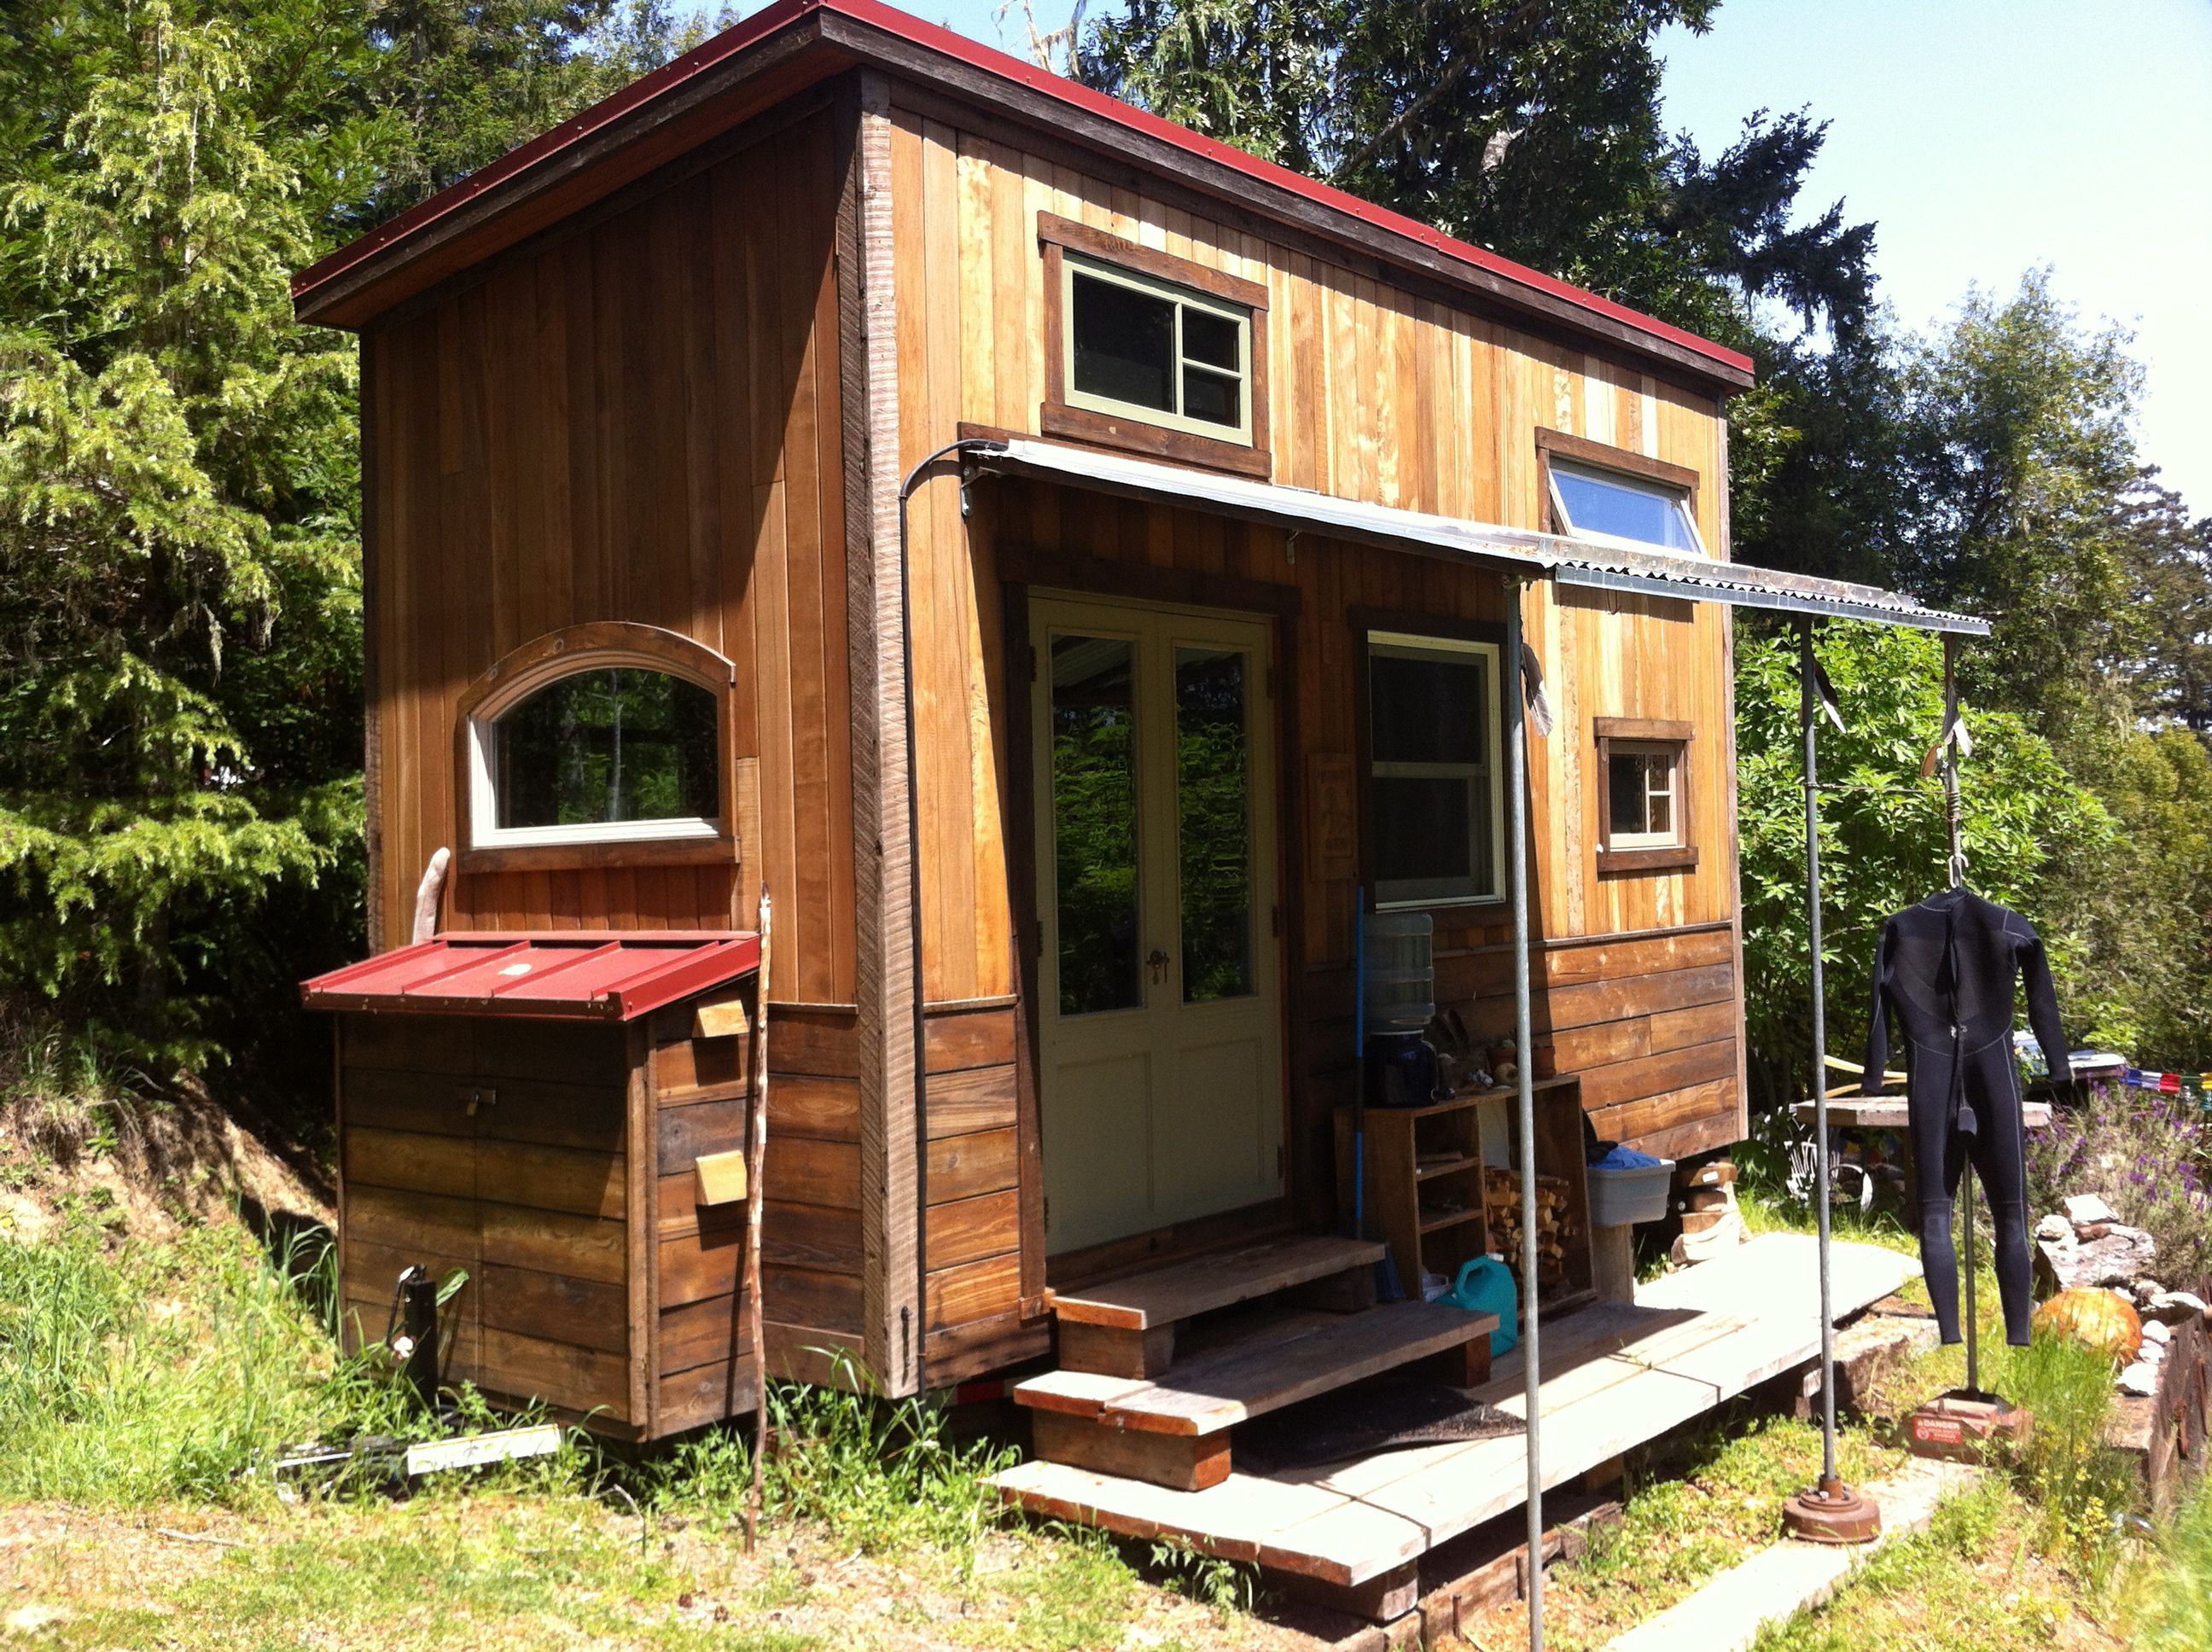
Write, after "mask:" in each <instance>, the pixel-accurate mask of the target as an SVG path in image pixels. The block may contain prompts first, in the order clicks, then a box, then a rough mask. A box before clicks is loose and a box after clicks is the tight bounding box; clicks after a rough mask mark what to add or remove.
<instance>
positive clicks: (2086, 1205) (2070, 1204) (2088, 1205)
mask: <svg viewBox="0 0 2212 1652" xmlns="http://www.w3.org/2000/svg"><path fill="white" fill-rule="evenodd" d="M2058 1204H2059V1208H2060V1209H2062V1210H2063V1211H2064V1212H2066V1219H2067V1220H2068V1221H2069V1222H2071V1223H2072V1224H2074V1225H2075V1227H2077V1228H2078V1227H2080V1226H2081V1224H2083V1223H2085V1222H2117V1221H2118V1220H2119V1219H2120V1213H2119V1212H2118V1211H2116V1210H2114V1209H2113V1208H2112V1206H2110V1205H2107V1204H2106V1202H2105V1201H2104V1200H2103V1199H2102V1198H2100V1196H2099V1195H2097V1194H2095V1193H2075V1194H2073V1195H2072V1196H2071V1197H2069V1198H2066V1199H2062V1200H2059V1201H2058Z"/></svg>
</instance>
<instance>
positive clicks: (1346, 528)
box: [964, 436, 1990, 636]
mask: <svg viewBox="0 0 2212 1652" xmlns="http://www.w3.org/2000/svg"><path fill="white" fill-rule="evenodd" d="M964 458H965V461H966V464H967V465H968V467H969V470H971V471H982V472H989V473H994V474H1001V475H1007V476H1033V477H1043V478H1045V479H1047V480H1048V481H1054V482H1066V483H1075V484H1078V485H1079V486H1082V487H1086V488H1093V489H1098V490H1099V491H1101V492H1103V493H1110V494H1116V495H1121V496H1122V497H1124V498H1129V499H1143V500H1148V501H1157V502H1159V503H1163V504H1170V505H1182V506H1189V507H1196V508H1198V509H1201V510H1212V511H1218V512H1220V513H1223V514H1225V515H1229V516H1236V517H1240V518H1242V519H1244V520H1246V521H1252V522H1266V523H1268V524H1270V525H1273V526H1276V527H1280V528H1285V529H1287V530H1289V531H1292V532H1300V533H1320V534H1326V535H1327V536H1328V537H1329V538H1333V539H1348V540H1354V541H1357V542H1358V543H1361V544H1379V545H1388V546H1391V547H1393V548H1395V549H1410V550H1419V551H1422V552H1425V553H1426V554H1428V555H1431V556H1434V555H1438V554H1443V555H1448V556H1468V557H1475V558H1480V559H1482V560H1486V561H1490V562H1504V563H1509V564H1516V565H1518V566H1519V567H1521V568H1526V569H1528V571H1530V572H1534V573H1541V574H1548V575H1550V576H1551V577H1552V578H1553V579H1555V580H1559V583H1561V584H1562V585H1579V586H1595V587H1597V588H1599V589H1601V590H1607V591H1622V592H1629V593H1631V594H1633V595H1637V596H1645V597H1672V598H1676V599H1677V600H1680V601H1691V602H1722V603H1729V604H1734V605H1735V606H1737V607H1742V608H1771V609H1777V610H1781V611H1783V612H1785V613H1793V614H1826V615H1832V616H1837V617H1839V618H1844V619H1862V620H1873V621H1875V622H1877V623H1881V624H1884V625H1909V626H1913V627H1916V628H1917V629H1921V630H1923V631H1956V632H1960V633H1962V634H1964V635H1968V636H1987V635H1989V630H1990V626H1989V622H1988V621H1987V620H1982V619H1977V618H1975V617H1974V616H1972V615H1971V614H1955V613H1952V612H1949V611H1948V610H1944V609H1940V608H1923V607H1922V606H1921V605H1920V604H1919V603H1917V602H1916V601H1915V600H1914V599H1913V598H1911V597H1908V596H1905V595H1904V594H1902V593H1901V592H1895V591H1884V590H1882V589H1881V587H1880V586H1871V585H1853V584H1850V583H1849V582H1848V581H1845V580H1816V579H1813V578H1811V577H1809V576H1808V575H1805V574H1784V573H1780V572H1778V571H1777V570H1775V569H1772V568H1752V567H1749V566H1747V565H1746V564H1744V563H1741V562H1718V561H1716V560H1713V559H1712V558H1710V557H1705V556H1686V555H1683V554H1681V553H1680V552H1673V551H1665V550H1648V551H1647V550H1616V549H1615V548H1613V547H1612V546H1609V545H1599V544H1591V543H1590V542H1589V541H1588V540H1583V539H1570V538H1565V537H1563V536H1561V535H1559V534H1553V533H1537V532H1534V531H1531V530H1529V529H1527V528H1509V527H1502V526H1500V525H1498V524H1496V523H1492V522H1471V521H1468V520H1465V519H1462V518H1459V517H1453V516H1431V515H1429V514H1427V513H1425V512H1421V511H1407V510H1399V509H1396V508H1395V507H1391V506H1388V505H1367V504H1362V503H1360V502H1359V501H1357V500H1351V499H1340V498H1339V497H1337V496H1336V495H1334V494H1324V493H1316V492H1314V491H1313V490H1312V489H1307V488H1291V487H1285V486H1284V485H1283V484H1282V483H1273V482H1255V481H1253V480H1250V479H1249V478H1248V477H1237V476H1225V475H1223V474H1222V473H1220V472H1218V471H1199V470H1189V469H1186V468H1184V467H1182V466H1181V465H1159V464H1155V463H1153V462H1152V460H1150V459H1129V458H1125V457H1123V456H1122V455H1121V454H1119V453H1104V452H1096V451H1094V450H1092V449H1090V448H1085V447H1071V446H1066V444H1064V443H1061V442H1052V441H1039V440H1035V439H1033V438H1030V437H1026V436H1014V437H1009V438H1007V439H1006V440H994V441H990V442H987V443H977V444H974V445H970V446H968V447H967V448H966V449H965V452H964Z"/></svg>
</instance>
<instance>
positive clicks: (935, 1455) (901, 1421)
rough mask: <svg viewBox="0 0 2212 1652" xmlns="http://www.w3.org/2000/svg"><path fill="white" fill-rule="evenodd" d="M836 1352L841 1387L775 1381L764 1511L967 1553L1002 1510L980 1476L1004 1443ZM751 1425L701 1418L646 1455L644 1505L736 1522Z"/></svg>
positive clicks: (996, 1462) (866, 1543) (746, 1483)
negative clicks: (704, 1425) (666, 1448)
mask: <svg viewBox="0 0 2212 1652" xmlns="http://www.w3.org/2000/svg"><path fill="white" fill-rule="evenodd" d="M837 1364H838V1368H839V1373H840V1377H841V1380H842V1382H844V1383H845V1384H846V1386H845V1387H842V1388H817V1387H815V1386H812V1385H811V1384H807V1383H801V1382H775V1383H771V1384H770V1385H769V1395H768V1400H769V1433H770V1436H771V1438H772V1440H773V1441H774V1442H775V1449H773V1450H772V1451H771V1452H770V1454H769V1459H768V1461H767V1463H766V1465H765V1466H764V1469H763V1474H762V1503H763V1509H764V1511H765V1517H767V1518H771V1519H775V1520H782V1521H789V1520H804V1521H818V1522H820V1523H822V1524H823V1525H826V1526H827V1527H829V1528H830V1529H831V1530H832V1531H833V1532H834V1533H835V1534H836V1536H837V1538H838V1540H840V1541H841V1542H845V1543H850V1544H854V1545H856V1546H859V1547H860V1549H861V1550H863V1551H865V1552H868V1553H872V1554H875V1553H883V1552H887V1551H890V1550H893V1549H900V1548H910V1547H916V1546H928V1547H934V1548H940V1549H950V1550H953V1551H956V1552H959V1553H962V1554H965V1555H972V1553H973V1552H974V1549H975V1541H976V1539H977V1537H978V1535H979V1534H981V1532H982V1531H983V1530H984V1529H985V1528H986V1527H987V1526H989V1525H991V1524H992V1523H993V1522H994V1521H995V1519H996V1517H997V1509H998V1500H997V1497H996V1495H995V1494H994V1492H993V1491H991V1490H990V1488H989V1487H988V1486H987V1485H984V1483H983V1480H984V1477H985V1476H986V1475H987V1474H990V1473H994V1472H995V1471H996V1470H997V1469H998V1468H1000V1467H1001V1466H1003V1464H1004V1462H1005V1461H1006V1454H1004V1453H1002V1452H1000V1451H998V1450H996V1449H994V1448H992V1447H989V1446H987V1445H980V1444H979V1445H975V1446H970V1447H960V1446H957V1445H955V1444H953V1443H952V1442H950V1441H949V1440H947V1439H946V1437H945V1429H944V1418H943V1416H942V1413H941V1412H940V1411H939V1409H938V1408H937V1407H936V1406H934V1405H933V1404H932V1403H931V1402H930V1401H929V1400H927V1399H923V1398H912V1399H908V1400H899V1401H897V1402H896V1403H891V1402H887V1401H884V1400H880V1399H878V1397H877V1396H876V1394H873V1393H872V1392H871V1385H870V1384H869V1382H868V1381H867V1378H866V1374H865V1373H864V1372H862V1371H860V1370H859V1369H858V1368H857V1367H856V1366H854V1364H853V1363H852V1361H851V1359H850V1357H848V1356H846V1355H843V1354H840V1355H839V1356H838V1360H837ZM751 1426H752V1425H751V1423H750V1420H749V1419H748V1420H745V1421H743V1422H739V1423H732V1424H725V1425H722V1426H718V1427H715V1428H712V1429H708V1430H703V1431H702V1432H700V1433H698V1434H696V1435H693V1436H690V1437H688V1438H686V1439H684V1440H682V1441H679V1442H678V1443H677V1444H676V1446H675V1447H674V1448H673V1449H672V1450H671V1452H670V1453H669V1454H668V1455H666V1456H665V1457H661V1458H659V1459H655V1460H653V1461H650V1462H648V1463H647V1465H646V1466H645V1468H644V1472H643V1480H644V1488H643V1489H644V1490H645V1491H646V1494H647V1503H648V1506H650V1507H652V1508H653V1509H660V1510H665V1511H669V1512H674V1511H676V1510H678V1509H680V1510H682V1511H683V1512H684V1514H686V1515H690V1516H691V1517H693V1518H697V1519H704V1520H709V1521H718V1522H721V1523H725V1524H733V1523H735V1522H736V1521H738V1520H739V1519H740V1518H741V1517H742V1515H743V1514H744V1508H745V1503H746V1498H747V1496H748V1494H749V1491H750V1487H751V1485H752V1456H751V1452H750V1440H751V1437H752V1436H751Z"/></svg>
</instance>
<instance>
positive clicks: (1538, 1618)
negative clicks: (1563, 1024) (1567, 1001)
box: [1498, 575, 1544, 1652]
mask: <svg viewBox="0 0 2212 1652" xmlns="http://www.w3.org/2000/svg"><path fill="white" fill-rule="evenodd" d="M1504 586H1505V658H1504V661H1503V662H1501V663H1502V665H1503V666H1504V669H1503V670H1502V671H1499V672H1498V679H1499V684H1500V687H1501V689H1502V690H1503V692H1502V695H1501V698H1502V700H1503V701H1504V719H1505V818H1506V829H1505V854H1506V868H1507V876H1506V882H1507V884H1508V885H1509V886H1510V889H1511V890H1512V899H1513V1055H1514V1067H1515V1069H1516V1071H1515V1075H1514V1084H1515V1088H1516V1096H1515V1102H1516V1112H1517V1114H1518V1115H1519V1121H1520V1129H1521V1359H1522V1366H1521V1373H1522V1394H1523V1396H1524V1400H1525V1403H1526V1406H1527V1407H1528V1434H1527V1436H1526V1438H1527V1442H1528V1652H1543V1646H1544V1461H1543V1432H1544V1430H1543V1419H1542V1417H1541V1413H1540V1412H1539V1410H1538V1394H1537V1385H1538V1381H1539V1376H1540V1373H1539V1370H1538V1364H1537V1357H1536V1092H1535V1084H1534V1069H1535V1063H1534V1051H1533V1050H1532V1049H1531V1048H1530V1045H1529V1028H1528V1022H1529V1010H1528V795H1527V781H1528V744H1527V738H1528V737H1527V731H1526V724H1527V719H1526V716H1525V714H1524V713H1523V709H1522V701H1521V593H1522V589H1523V586H1522V581H1521V580H1518V579H1516V578H1514V577H1512V576H1510V575H1509V576H1507V578H1506V579H1505V580H1504Z"/></svg>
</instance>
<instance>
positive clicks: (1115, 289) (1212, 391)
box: [1060, 252, 1252, 443]
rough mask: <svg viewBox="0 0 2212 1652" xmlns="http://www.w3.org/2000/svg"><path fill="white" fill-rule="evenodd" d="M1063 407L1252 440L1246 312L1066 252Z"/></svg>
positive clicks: (1171, 284)
mask: <svg viewBox="0 0 2212 1652" xmlns="http://www.w3.org/2000/svg"><path fill="white" fill-rule="evenodd" d="M1060 271H1061V274H1060V279H1061V281H1062V282H1063V283H1065V284H1064V287H1063V289H1062V292H1061V314H1062V315H1063V316H1064V317H1065V318H1066V325H1064V326H1063V327H1062V328H1061V330H1060V331H1061V348H1062V349H1064V350H1066V360H1065V361H1062V363H1061V369H1062V374H1063V382H1064V384H1065V385H1066V397H1067V403H1068V405H1070V406H1071V407H1081V408H1087V409H1089V410H1091V411H1093V412H1097V413H1107V414H1118V415H1123V416H1129V417H1133V418H1139V419H1142V420H1144V421H1146V422H1147V423H1151V424H1157V425H1159V426H1161V427H1163V428H1166V429H1170V430H1182V431H1185V432H1188V433H1189V434H1192V435H1199V436H1211V437H1212V438H1214V439H1215V440H1227V441H1242V442H1247V443H1249V441H1250V440H1252V393H1251V379H1252V371H1251V357H1252V313H1251V311H1249V309H1246V308H1244V307H1242V306H1241V305H1236V304H1229V303H1225V302H1223V301H1221V300H1219V299H1217V298H1213V297H1210V296H1208V295H1206V294H1203V293H1199V292H1195V291H1194V290H1192V289H1191V288H1188V287H1181V286H1177V285H1176V283H1174V282H1167V281H1160V280H1158V279H1155V278H1154V277H1152V276H1143V275H1139V274H1137V273H1135V272H1134V271H1133V270H1124V269H1120V268H1117V267H1116V266H1115V265H1113V264H1107V263H1105V262H1103V260H1100V259H1096V258H1085V257H1082V256H1080V255H1079V254H1076V253H1073V252H1070V253H1068V254H1066V256H1065V257H1064V258H1062V259H1061V261H1060Z"/></svg>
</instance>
